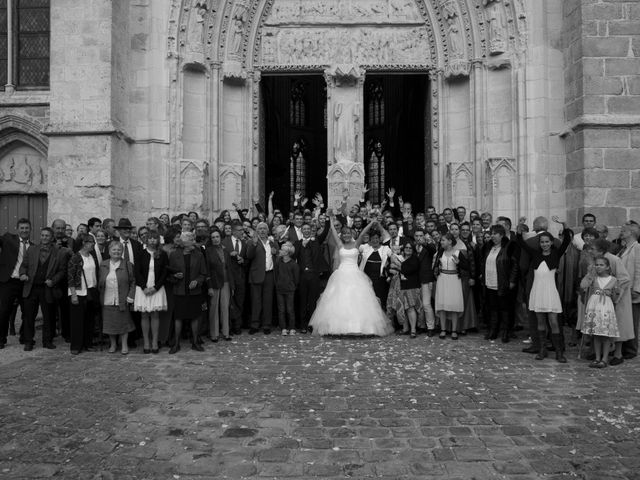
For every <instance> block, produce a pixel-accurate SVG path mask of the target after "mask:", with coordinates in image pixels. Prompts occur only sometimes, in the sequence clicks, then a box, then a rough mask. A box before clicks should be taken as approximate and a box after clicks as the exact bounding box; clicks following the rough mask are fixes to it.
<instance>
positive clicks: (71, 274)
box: [67, 251, 100, 290]
mask: <svg viewBox="0 0 640 480" xmlns="http://www.w3.org/2000/svg"><path fill="white" fill-rule="evenodd" d="M90 255H91V258H92V260H93V262H94V263H95V266H96V280H97V277H98V274H99V273H100V262H98V257H97V256H96V254H95V252H94V251H91V253H90ZM83 272H84V258H83V257H82V255H81V254H80V252H76V253H74V254H73V255H72V256H71V258H70V259H69V261H68V262H67V285H68V286H69V287H74V288H76V289H78V290H79V289H80V288H82V274H83Z"/></svg>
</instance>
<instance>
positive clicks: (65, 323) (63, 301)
mask: <svg viewBox="0 0 640 480" xmlns="http://www.w3.org/2000/svg"><path fill="white" fill-rule="evenodd" d="M60 289H61V290H62V292H63V296H62V297H61V298H59V299H58V300H54V302H53V303H51V304H50V307H49V309H50V312H51V313H50V315H51V338H53V337H55V336H56V324H59V325H60V334H61V335H62V338H64V339H65V340H68V339H69V337H70V336H71V320H70V319H71V312H70V308H71V302H70V300H69V297H68V296H67V295H66V294H67V287H64V288H62V287H60Z"/></svg>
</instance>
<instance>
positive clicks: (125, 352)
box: [120, 350, 129, 355]
mask: <svg viewBox="0 0 640 480" xmlns="http://www.w3.org/2000/svg"><path fill="white" fill-rule="evenodd" d="M120 353H122V355H129V350H122V352H120Z"/></svg>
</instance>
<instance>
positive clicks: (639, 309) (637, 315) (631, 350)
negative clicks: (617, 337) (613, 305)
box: [622, 303, 640, 357]
mask: <svg viewBox="0 0 640 480" xmlns="http://www.w3.org/2000/svg"><path fill="white" fill-rule="evenodd" d="M631 308H632V310H631V311H632V312H633V315H632V317H633V332H634V333H635V337H634V338H632V339H631V340H627V341H626V342H623V343H622V355H623V356H634V357H635V356H637V355H638V324H639V323H640V303H633V304H632V305H631Z"/></svg>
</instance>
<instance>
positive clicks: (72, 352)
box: [71, 350, 80, 355]
mask: <svg viewBox="0 0 640 480" xmlns="http://www.w3.org/2000/svg"><path fill="white" fill-rule="evenodd" d="M79 354H80V350H71V355H79Z"/></svg>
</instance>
